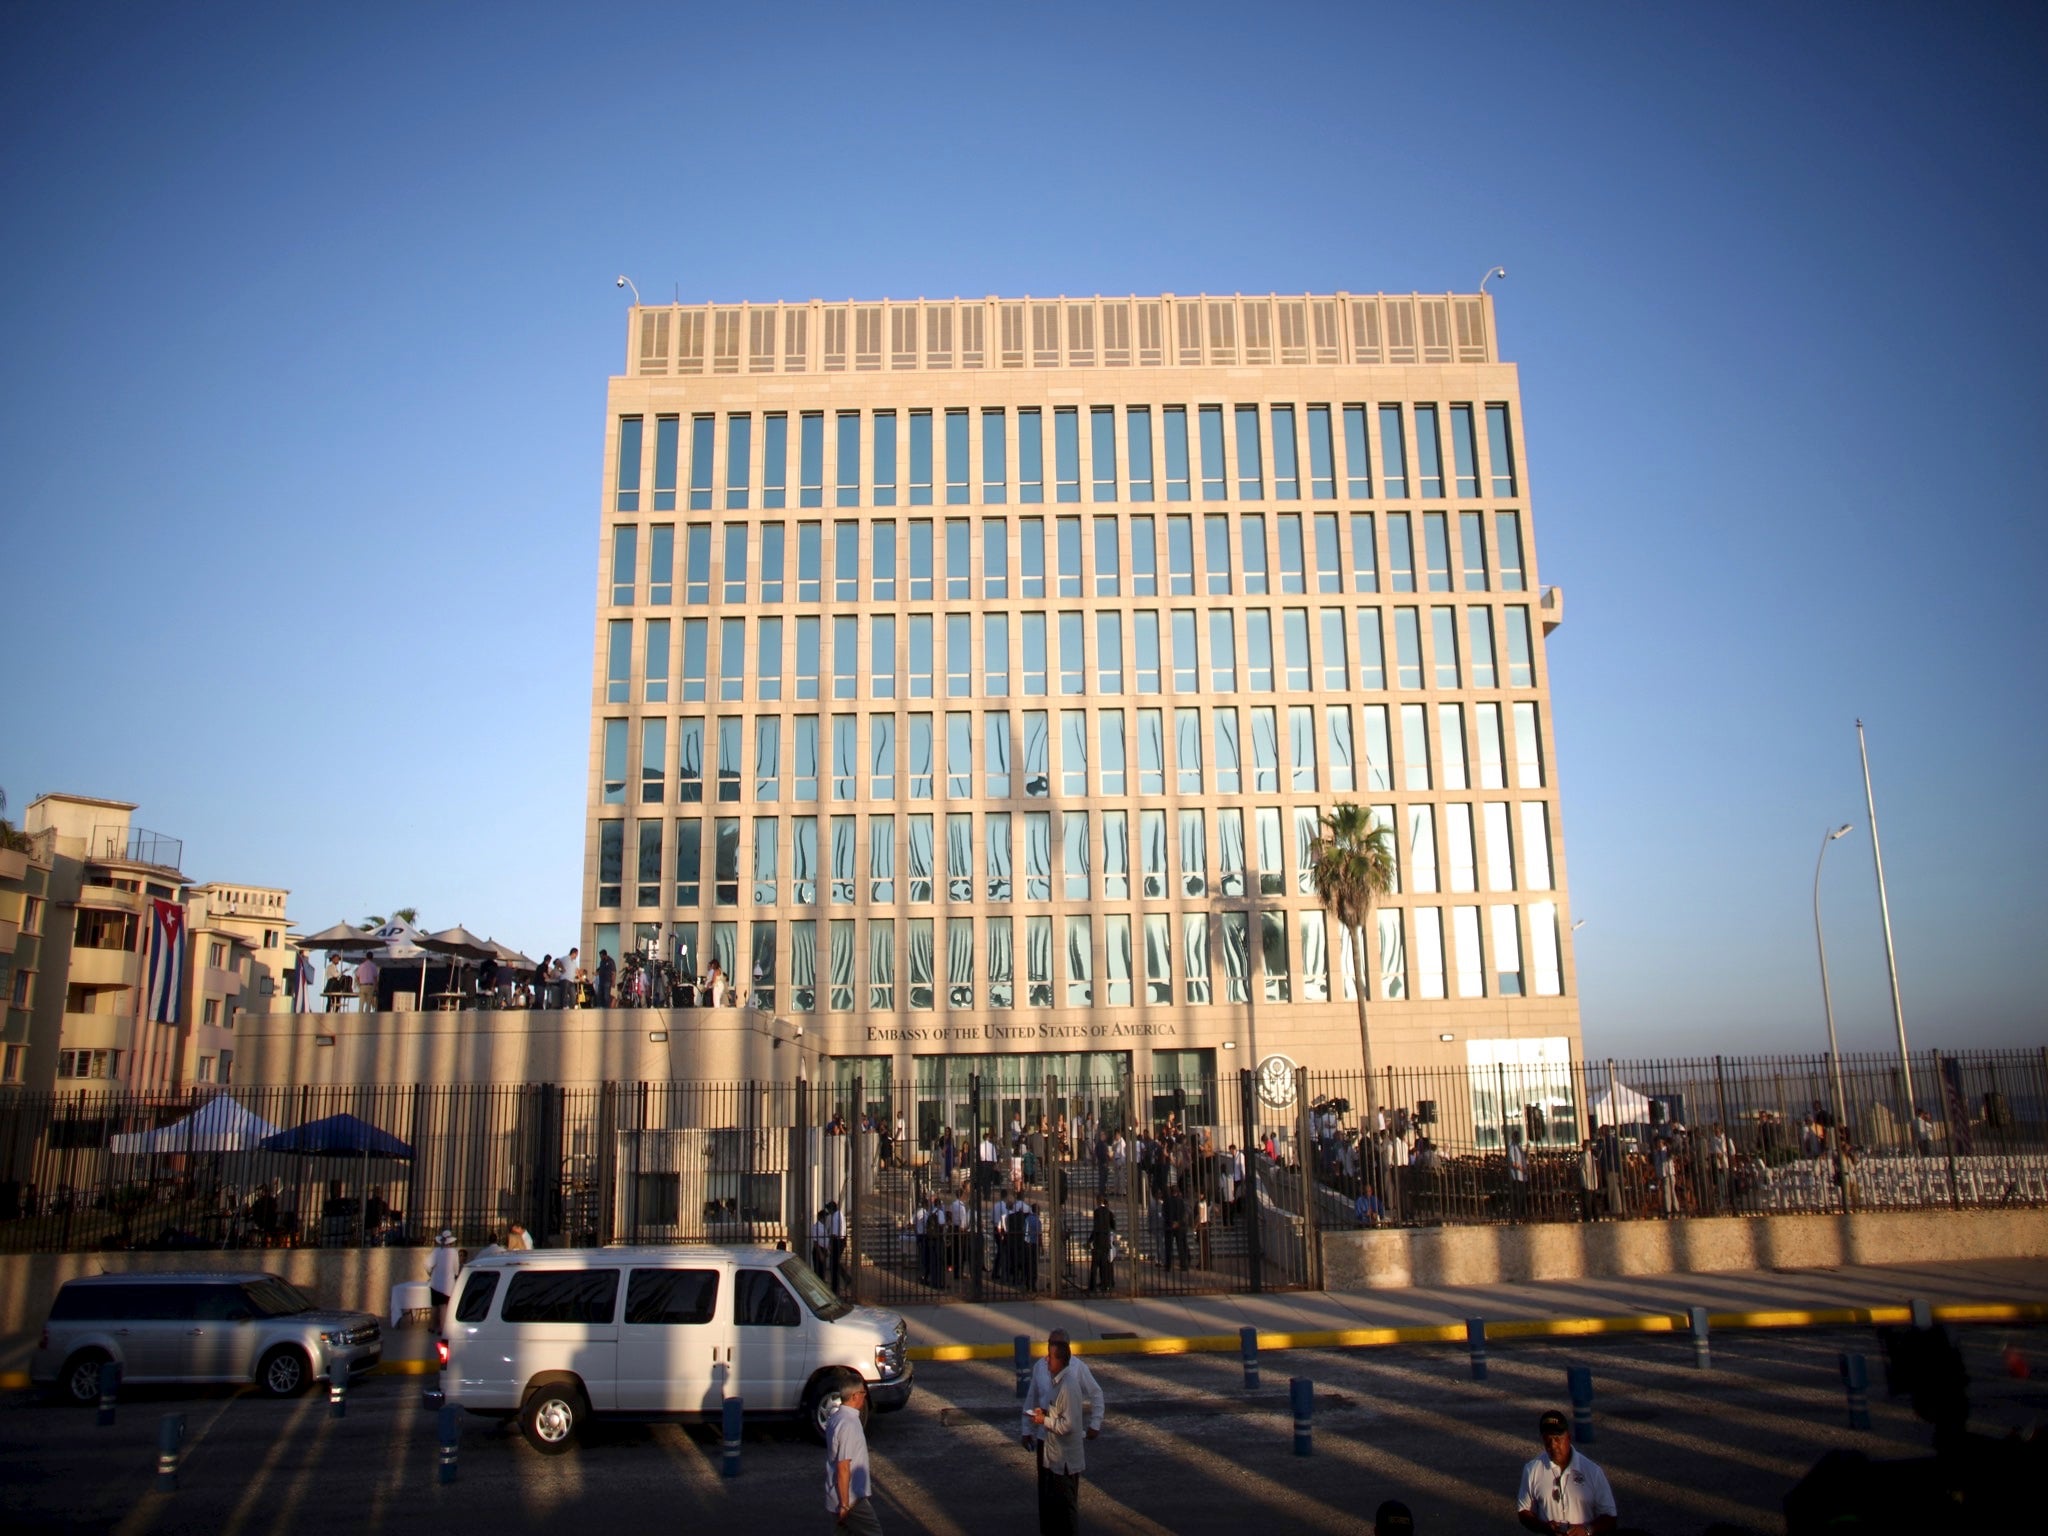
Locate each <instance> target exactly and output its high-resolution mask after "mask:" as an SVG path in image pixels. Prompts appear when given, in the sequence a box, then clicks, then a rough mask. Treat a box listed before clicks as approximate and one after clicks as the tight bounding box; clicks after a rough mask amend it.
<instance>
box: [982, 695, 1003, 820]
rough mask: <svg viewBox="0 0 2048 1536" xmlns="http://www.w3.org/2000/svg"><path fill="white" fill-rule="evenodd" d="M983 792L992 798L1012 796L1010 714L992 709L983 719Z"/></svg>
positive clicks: (1001, 798)
mask: <svg viewBox="0 0 2048 1536" xmlns="http://www.w3.org/2000/svg"><path fill="white" fill-rule="evenodd" d="M981 777H982V793H983V794H984V795H986V796H988V798H990V799H992V800H1007V799H1009V798H1010V716H1009V714H1008V713H1007V712H1006V711H1004V710H1000V709H998V710H992V711H990V712H989V713H988V714H987V715H986V716H984V717H983V719H982V764H981Z"/></svg>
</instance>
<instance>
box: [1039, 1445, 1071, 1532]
mask: <svg viewBox="0 0 2048 1536" xmlns="http://www.w3.org/2000/svg"><path fill="white" fill-rule="evenodd" d="M1044 1455H1045V1452H1044V1451H1043V1450H1041V1451H1040V1452H1039V1457H1040V1465H1039V1468H1038V1529H1039V1532H1040V1536H1079V1533H1080V1530H1081V1474H1080V1473H1078V1472H1048V1471H1047V1470H1046V1469H1045V1466H1044V1464H1043V1458H1044Z"/></svg>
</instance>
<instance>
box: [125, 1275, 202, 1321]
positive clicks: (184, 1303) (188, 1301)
mask: <svg viewBox="0 0 2048 1536" xmlns="http://www.w3.org/2000/svg"><path fill="white" fill-rule="evenodd" d="M108 1289H110V1290H113V1289H118V1290H120V1291H121V1292H122V1293H123V1294H122V1297H121V1299H122V1301H123V1302H125V1303H126V1305H125V1306H124V1307H123V1308H122V1309H121V1316H122V1317H123V1318H126V1319H128V1320H130V1321H133V1322H138V1323H152V1322H154V1323H181V1322H185V1321H186V1320H188V1319H189V1318H190V1317H191V1316H192V1304H193V1302H194V1301H196V1300H197V1299H198V1292H200V1291H202V1290H206V1289H209V1287H206V1286H197V1285H180V1284H177V1283H176V1282H165V1283H163V1284H160V1285H123V1286H119V1287H113V1286H110V1287H108Z"/></svg>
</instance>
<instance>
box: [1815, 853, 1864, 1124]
mask: <svg viewBox="0 0 2048 1536" xmlns="http://www.w3.org/2000/svg"><path fill="white" fill-rule="evenodd" d="M1854 830H1855V827H1854V826H1853V825H1852V824H1850V823H1849V822H1846V821H1845V822H1843V823H1842V825H1840V826H1839V827H1837V828H1835V830H1834V831H1832V832H1828V833H1825V834H1823V835H1822V837H1821V840H1820V856H1819V857H1818V858H1816V859H1815V860H1814V861H1813V947H1814V948H1815V949H1816V950H1818V951H1819V952H1820V1005H1821V1008H1822V1009H1823V1010H1824V1011H1825V1012H1826V1014H1827V1017H1828V1071H1829V1074H1830V1075H1831V1076H1832V1077H1833V1078H1834V1082H1835V1134H1836V1135H1837V1136H1840V1135H1841V1133H1842V1123H1843V1121H1845V1120H1846V1119H1847V1118H1848V1115H1849V1105H1848V1101H1847V1100H1846V1099H1844V1098H1843V1097H1842V1053H1841V1051H1840V1050H1839V1049H1837V1048H1836V1045H1835V1004H1834V1000H1833V998H1831V997H1830V996H1829V995H1828V945H1827V940H1826V939H1825V938H1823V937H1822V936H1821V928H1820V870H1821V865H1822V864H1824V863H1826V862H1827V856H1828V844H1829V843H1832V842H1834V841H1835V840H1836V839H1837V838H1841V837H1847V836H1848V835H1849V834H1850V833H1851V832H1853V831H1854Z"/></svg>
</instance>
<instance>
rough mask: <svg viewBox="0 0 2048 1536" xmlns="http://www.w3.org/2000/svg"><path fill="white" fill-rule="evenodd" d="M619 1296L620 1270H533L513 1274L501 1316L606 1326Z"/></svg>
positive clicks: (518, 1320)
mask: <svg viewBox="0 0 2048 1536" xmlns="http://www.w3.org/2000/svg"><path fill="white" fill-rule="evenodd" d="M618 1299H619V1272H618V1271H617V1270H616V1269H540V1270H533V1269H530V1270H525V1271H523V1272H521V1273H518V1274H515V1275H513V1276H512V1280H511V1283H510V1284H509V1285H507V1286H506V1288H505V1304H504V1308H503V1311H502V1314H501V1315H502V1316H503V1318H504V1320H505V1321H506V1322H508V1323H564V1324H574V1325H579V1326H580V1325H585V1324H590V1325H602V1324H608V1323H610V1322H611V1321H612V1313H613V1309H614V1307H615V1305H616V1304H617V1302H618Z"/></svg>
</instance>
